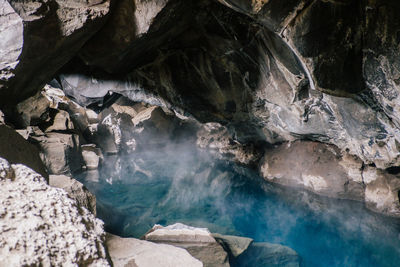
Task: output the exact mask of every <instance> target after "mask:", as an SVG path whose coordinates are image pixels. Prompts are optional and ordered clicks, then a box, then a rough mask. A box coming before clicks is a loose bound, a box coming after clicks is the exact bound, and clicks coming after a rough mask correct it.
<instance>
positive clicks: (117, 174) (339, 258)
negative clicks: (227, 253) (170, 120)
mask: <svg viewBox="0 0 400 267" xmlns="http://www.w3.org/2000/svg"><path fill="white" fill-rule="evenodd" d="M79 179H80V180H81V181H82V182H83V183H84V184H85V185H86V186H87V187H88V188H89V190H90V191H92V192H94V193H95V195H96V197H97V206H98V215H99V217H100V218H102V219H103V220H104V222H105V225H106V230H107V231H109V232H112V233H115V234H119V235H122V236H130V237H140V236H142V235H143V234H144V233H145V232H147V231H148V230H149V229H150V228H151V227H152V226H153V225H154V224H156V223H158V224H162V225H169V224H173V223H176V222H181V223H185V224H188V225H191V226H197V227H207V228H209V229H210V231H212V232H218V233H221V234H233V235H241V236H247V237H251V238H253V239H254V240H255V241H264V242H271V243H279V244H282V245H286V246H289V247H291V248H293V249H294V250H296V251H297V252H298V253H299V255H300V256H301V258H302V266H400V239H399V233H400V232H399V229H400V228H399V223H398V221H397V220H394V219H389V218H384V217H383V216H381V215H376V214H374V213H371V212H369V211H367V210H366V209H365V208H364V207H363V205H362V204H361V203H357V202H353V201H344V200H333V199H327V198H321V197H317V196H315V195H313V194H311V193H307V192H304V191H299V190H291V189H287V188H282V187H279V186H276V185H271V184H269V183H267V182H264V181H263V180H262V179H261V178H260V177H258V176H257V174H256V173H255V172H254V171H252V170H250V169H246V168H243V167H241V166H238V165H235V164H233V163H229V162H227V161H224V160H221V159H218V158H217V157H216V156H214V155H212V154H210V153H208V152H206V151H200V150H197V149H196V148H195V147H194V146H192V145H190V144H182V143H180V144H175V145H174V144H171V145H168V146H166V147H164V148H163V149H157V150H147V151H142V152H136V153H134V154H131V155H126V156H122V157H117V156H109V157H106V159H105V164H104V166H103V167H102V168H101V169H100V170H99V172H97V171H90V172H86V173H83V174H82V175H81V176H80V177H79Z"/></svg>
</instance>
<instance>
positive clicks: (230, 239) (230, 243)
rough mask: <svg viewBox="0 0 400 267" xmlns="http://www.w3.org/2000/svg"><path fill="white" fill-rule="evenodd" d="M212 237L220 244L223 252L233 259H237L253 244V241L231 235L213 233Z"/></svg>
mask: <svg viewBox="0 0 400 267" xmlns="http://www.w3.org/2000/svg"><path fill="white" fill-rule="evenodd" d="M212 236H213V237H214V238H215V240H217V242H218V243H220V244H221V245H222V246H223V247H224V248H225V250H226V251H227V252H228V253H229V254H230V255H232V256H233V257H238V256H239V255H240V254H242V253H243V252H244V251H246V250H247V248H248V247H249V246H250V244H251V243H252V242H253V239H251V238H247V237H241V236H233V235H221V234H215V233H213V234H212Z"/></svg>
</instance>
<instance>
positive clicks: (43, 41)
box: [0, 0, 110, 105]
mask: <svg viewBox="0 0 400 267" xmlns="http://www.w3.org/2000/svg"><path fill="white" fill-rule="evenodd" d="M109 4H110V3H109V1H86V2H82V1H78V2H77V1H74V2H71V1H67V0H51V1H46V2H38V1H5V0H1V2H0V6H1V7H2V8H1V9H0V21H1V28H0V29H1V31H0V40H1V42H0V51H2V53H1V56H0V62H1V63H0V99H1V100H0V105H13V104H16V103H17V102H18V101H20V100H23V99H26V98H27V97H29V96H31V95H34V94H35V93H36V91H37V90H38V89H40V88H41V87H42V86H43V85H44V84H45V83H46V82H47V81H48V80H50V79H51V77H52V76H53V75H54V74H55V73H56V72H57V70H58V69H59V68H60V67H62V66H63V65H64V64H65V63H67V62H68V61H69V60H70V59H71V58H72V57H73V56H74V55H75V53H76V52H77V51H78V50H79V49H80V48H81V47H82V46H83V44H84V43H85V42H86V41H87V40H88V39H89V38H90V37H91V35H93V34H94V33H95V32H96V31H97V30H98V29H99V27H100V26H101V25H102V23H103V21H104V20H103V18H104V17H105V15H106V14H107V13H108V11H109ZM3 51H4V52H3Z"/></svg>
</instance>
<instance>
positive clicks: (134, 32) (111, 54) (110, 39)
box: [80, 0, 170, 71]
mask: <svg viewBox="0 0 400 267" xmlns="http://www.w3.org/2000/svg"><path fill="white" fill-rule="evenodd" d="M168 2H170V1H169V0H158V1H143V0H134V1H132V0H121V1H118V2H116V3H115V5H114V7H113V10H112V13H111V15H110V18H109V19H108V20H107V23H106V25H105V26H104V27H103V28H102V29H101V30H100V31H99V32H98V33H97V34H96V35H95V36H94V37H93V38H92V39H91V40H90V41H89V42H87V43H86V44H85V46H84V47H83V49H82V50H81V52H80V57H81V58H82V59H83V60H84V61H85V63H86V64H88V65H94V66H98V67H102V68H103V69H105V70H107V71H113V70H115V68H116V66H118V64H119V61H118V60H116V59H120V58H122V57H123V55H124V53H125V52H126V51H127V49H128V48H130V47H132V46H134V47H136V49H137V48H138V47H139V49H142V50H144V51H146V49H148V47H147V48H146V47H141V46H140V41H137V39H140V38H141V37H142V36H143V35H146V33H147V32H148V31H149V29H150V26H151V25H152V24H153V20H154V19H155V17H156V16H157V15H158V13H159V12H160V11H161V10H162V9H163V8H164V7H165V5H166V4H167V3H168ZM151 37H152V38H153V39H156V38H160V36H159V34H157V35H155V34H153V36H151ZM151 37H150V38H151ZM135 41H136V42H135ZM152 41H153V42H154V41H155V40H152ZM150 43H151V42H150Z"/></svg>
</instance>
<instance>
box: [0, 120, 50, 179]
mask: <svg viewBox="0 0 400 267" xmlns="http://www.w3.org/2000/svg"><path fill="white" fill-rule="evenodd" d="M0 138H1V140H2V141H1V142H0V157H2V158H5V159H7V160H8V161H9V162H10V163H13V164H17V163H21V164H24V165H26V166H28V167H30V168H32V169H33V170H35V171H36V172H38V173H40V174H41V175H42V176H43V177H45V178H46V179H47V178H48V174H47V172H46V167H45V166H44V164H43V163H42V160H41V158H40V156H39V150H38V149H37V148H36V147H35V146H34V145H32V144H30V143H29V142H28V141H26V140H25V139H24V138H23V137H22V136H21V135H20V134H19V133H17V132H16V131H15V130H13V129H12V128H10V127H8V126H6V125H0Z"/></svg>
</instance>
